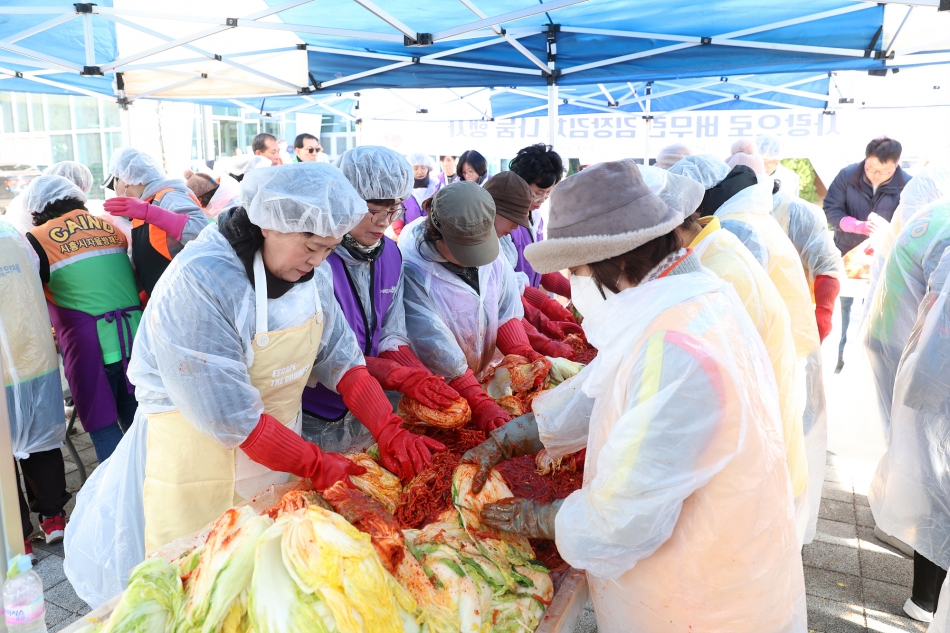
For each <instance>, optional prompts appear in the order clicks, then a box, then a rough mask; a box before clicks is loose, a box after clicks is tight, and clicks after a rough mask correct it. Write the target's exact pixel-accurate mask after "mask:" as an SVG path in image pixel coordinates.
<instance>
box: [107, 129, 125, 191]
mask: <svg viewBox="0 0 950 633" xmlns="http://www.w3.org/2000/svg"><path fill="white" fill-rule="evenodd" d="M102 136H103V137H104V140H105V143H106V153H105V156H104V158H109V159H111V158H112V154H113V152H115V150H116V148H117V147H122V132H106V133H105V134H103V135H102ZM103 180H105V177H103Z"/></svg>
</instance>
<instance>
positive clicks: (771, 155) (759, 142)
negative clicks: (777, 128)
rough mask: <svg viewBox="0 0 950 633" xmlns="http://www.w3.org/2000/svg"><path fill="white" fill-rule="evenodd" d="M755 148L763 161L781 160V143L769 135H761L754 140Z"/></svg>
mask: <svg viewBox="0 0 950 633" xmlns="http://www.w3.org/2000/svg"><path fill="white" fill-rule="evenodd" d="M755 148H756V151H757V153H758V155H759V156H761V157H762V159H763V160H781V159H782V142H781V141H780V140H778V138H776V137H774V136H772V135H771V134H763V135H762V136H757V137H756V138H755Z"/></svg>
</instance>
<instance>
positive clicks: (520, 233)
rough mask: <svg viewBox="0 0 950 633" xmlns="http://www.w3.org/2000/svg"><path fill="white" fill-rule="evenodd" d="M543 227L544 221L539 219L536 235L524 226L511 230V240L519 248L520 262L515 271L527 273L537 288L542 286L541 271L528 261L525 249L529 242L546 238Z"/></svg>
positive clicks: (529, 279)
mask: <svg viewBox="0 0 950 633" xmlns="http://www.w3.org/2000/svg"><path fill="white" fill-rule="evenodd" d="M543 227H544V221H543V220H541V221H538V228H537V232H536V235H535V236H534V237H532V235H531V232H530V231H529V230H528V229H526V228H524V227H523V226H519V227H518V228H517V229H515V230H514V231H512V232H511V241H512V242H514V243H515V248H516V249H518V264H517V265H516V266H515V271H517V272H522V273H524V274H526V275H527V276H528V281H529V282H530V283H531V285H532V286H533V287H535V288H540V287H541V273H539V272H537V271H535V270H534V268H532V267H531V264H529V263H528V260H527V259H526V258H525V256H524V249H525V247H526V246H528V244H533V243H535V242H536V241H537V242H540V241H541V240H542V239H544V237H543V236H544V233H542V231H541V229H542V228H543Z"/></svg>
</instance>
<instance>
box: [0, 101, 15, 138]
mask: <svg viewBox="0 0 950 633" xmlns="http://www.w3.org/2000/svg"><path fill="white" fill-rule="evenodd" d="M0 118H2V120H3V131H4V132H12V131H13V94H12V93H10V92H0Z"/></svg>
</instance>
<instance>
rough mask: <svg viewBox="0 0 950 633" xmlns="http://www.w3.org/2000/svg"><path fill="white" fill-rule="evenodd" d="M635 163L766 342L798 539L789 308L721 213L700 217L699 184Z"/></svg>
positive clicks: (795, 394)
mask: <svg viewBox="0 0 950 633" xmlns="http://www.w3.org/2000/svg"><path fill="white" fill-rule="evenodd" d="M639 169H640V173H641V174H642V175H643V179H644V181H645V182H646V183H647V184H648V185H649V186H650V189H651V190H652V191H653V193H655V194H656V195H658V196H659V197H660V199H661V200H663V202H665V203H666V204H667V205H668V206H669V207H670V208H672V209H675V210H676V211H678V212H680V213H682V214H683V216H684V218H685V219H684V220H683V224H681V225H680V226H679V227H678V228H677V229H676V232H677V233H678V234H679V236H680V240H681V241H682V243H683V244H684V245H686V246H688V247H689V248H691V249H693V252H694V254H695V255H696V256H697V257H698V258H699V261H700V263H702V265H703V266H705V267H706V268H708V269H709V270H711V271H713V272H714V273H716V275H717V276H718V277H720V278H721V279H723V280H724V281H728V282H729V283H731V284H732V286H733V288H735V290H736V293H737V294H738V295H739V299H740V300H741V301H742V305H743V306H744V307H745V310H746V312H747V313H748V314H749V317H750V318H751V319H752V324H753V325H754V326H755V329H756V331H757V332H758V333H759V336H760V337H761V338H762V342H763V343H765V350H766V352H767V353H768V356H769V360H770V361H771V364H772V371H773V372H774V374H775V381H776V385H777V387H778V403H779V411H780V413H781V416H782V429H783V430H784V437H785V455H786V460H787V462H788V470H789V474H790V475H791V477H792V495H793V496H794V500H795V528H796V531H797V534H798V538H799V540H802V541H803V540H804V537H805V532H806V528H807V526H808V518H809V510H810V503H809V498H808V462H807V460H806V454H805V436H804V434H803V432H802V411H803V410H804V408H805V391H804V388H805V385H804V382H803V381H802V380H801V377H800V376H799V375H798V372H797V371H796V364H797V356H796V353H795V340H794V338H793V337H792V327H791V317H789V315H788V308H786V307H785V303H784V302H783V301H782V296H781V295H780V294H779V292H778V289H776V288H775V284H774V283H772V280H771V279H769V276H768V274H766V272H765V271H764V270H763V269H762V267H761V266H760V265H759V263H758V262H757V261H756V260H755V258H754V257H753V256H752V253H750V252H749V249H747V248H746V247H745V246H743V244H742V242H740V241H739V238H737V237H736V236H735V235H733V234H732V233H730V232H729V231H726V230H724V229H723V228H722V225H721V224H720V222H719V218H717V217H715V216H707V217H705V218H700V217H699V211H697V209H698V208H699V207H700V205H702V202H703V194H705V190H704V189H703V186H702V185H700V184H699V183H698V182H696V181H694V180H692V179H690V178H686V177H684V176H679V175H677V174H673V173H670V172H668V171H665V170H662V169H658V168H656V167H644V166H641V167H640V168H639Z"/></svg>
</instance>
